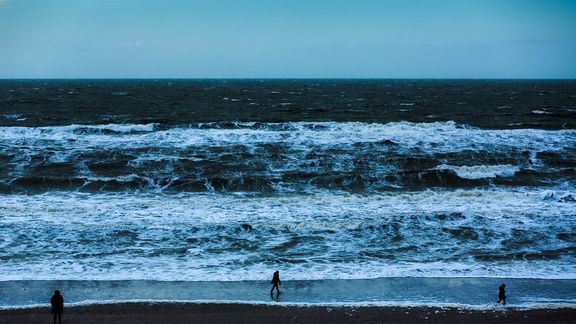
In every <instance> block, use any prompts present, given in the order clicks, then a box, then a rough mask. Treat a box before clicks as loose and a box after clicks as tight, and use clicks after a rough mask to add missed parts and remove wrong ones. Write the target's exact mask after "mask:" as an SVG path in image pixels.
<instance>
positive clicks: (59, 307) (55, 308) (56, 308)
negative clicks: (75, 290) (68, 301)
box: [50, 294, 64, 314]
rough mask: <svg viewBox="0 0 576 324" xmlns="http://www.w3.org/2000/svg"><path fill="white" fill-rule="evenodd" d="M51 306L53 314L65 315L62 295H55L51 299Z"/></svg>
mask: <svg viewBox="0 0 576 324" xmlns="http://www.w3.org/2000/svg"><path fill="white" fill-rule="evenodd" d="M50 304H52V314H62V313H64V297H62V295H59V294H58V295H57V294H54V296H52V298H51V299H50Z"/></svg>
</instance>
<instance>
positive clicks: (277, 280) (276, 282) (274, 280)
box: [270, 271, 281, 295]
mask: <svg viewBox="0 0 576 324" xmlns="http://www.w3.org/2000/svg"><path fill="white" fill-rule="evenodd" d="M270 283H271V284H272V289H270V295H272V292H273V291H274V288H276V292H277V293H278V295H280V290H279V289H278V285H281V283H280V272H279V271H276V272H274V276H273V277H272V281H271V282H270Z"/></svg>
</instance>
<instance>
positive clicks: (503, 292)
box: [497, 284, 506, 305]
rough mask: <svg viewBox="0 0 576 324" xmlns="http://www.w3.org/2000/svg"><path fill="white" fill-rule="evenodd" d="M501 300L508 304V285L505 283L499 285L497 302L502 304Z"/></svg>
mask: <svg viewBox="0 0 576 324" xmlns="http://www.w3.org/2000/svg"><path fill="white" fill-rule="evenodd" d="M500 302H502V305H506V285H505V284H501V285H500V287H498V301H497V303H498V304H500Z"/></svg>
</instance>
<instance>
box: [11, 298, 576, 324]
mask: <svg viewBox="0 0 576 324" xmlns="http://www.w3.org/2000/svg"><path fill="white" fill-rule="evenodd" d="M51 319H52V318H51V314H50V310H49V309H48V308H45V307H41V308H30V309H18V310H2V311H0V323H1V324H4V323H6V324H7V323H21V324H26V323H48V322H50V321H51ZM575 320H576V310H575V309H571V308H563V309H562V308H561V309H530V310H520V309H507V308H505V307H502V308H501V309H491V310H469V309H458V308H436V307H413V308H411V307H405V308H403V307H329V306H314V307H294V306H290V307H286V306H270V305H246V304H192V303H129V304H110V305H91V306H81V307H69V308H67V309H65V313H64V317H63V323H445V324H450V323H480V324H481V323H574V321H575Z"/></svg>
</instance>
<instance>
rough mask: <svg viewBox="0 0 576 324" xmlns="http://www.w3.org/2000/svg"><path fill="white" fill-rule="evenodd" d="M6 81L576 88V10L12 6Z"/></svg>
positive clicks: (562, 0)
mask: <svg viewBox="0 0 576 324" xmlns="http://www.w3.org/2000/svg"><path fill="white" fill-rule="evenodd" d="M0 78H569V79H573V78H576V0H390V1H388V0H0Z"/></svg>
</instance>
